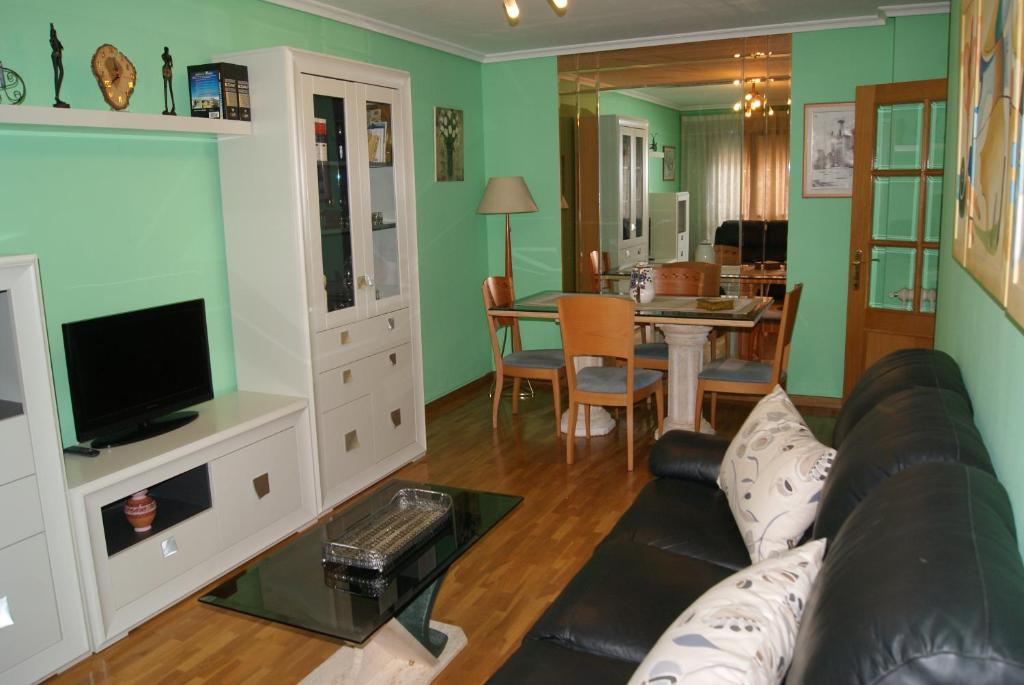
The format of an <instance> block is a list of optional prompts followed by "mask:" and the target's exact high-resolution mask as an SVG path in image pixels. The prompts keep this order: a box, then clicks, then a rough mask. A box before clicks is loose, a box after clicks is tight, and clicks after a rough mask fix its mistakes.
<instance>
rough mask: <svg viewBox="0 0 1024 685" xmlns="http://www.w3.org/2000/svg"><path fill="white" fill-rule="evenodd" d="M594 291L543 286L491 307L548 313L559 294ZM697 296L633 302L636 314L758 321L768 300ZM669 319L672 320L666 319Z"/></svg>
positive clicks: (562, 295)
mask: <svg viewBox="0 0 1024 685" xmlns="http://www.w3.org/2000/svg"><path fill="white" fill-rule="evenodd" d="M593 294H594V293H564V292H560V291H557V290H545V291H542V292H539V293H534V294H533V295H528V296H526V297H523V298H520V299H517V300H516V301H515V302H513V303H512V304H510V305H509V306H507V307H495V308H494V309H493V310H492V311H495V312H499V311H509V312H535V313H538V314H551V313H557V312H558V299H559V298H561V297H576V296H579V295H593ZM602 297H624V298H626V299H629V298H628V297H627V296H625V295H612V294H603V295H602ZM698 299H701V298H697V297H681V296H667V295H656V296H655V297H654V300H653V301H651V302H648V303H646V304H636V305H635V309H636V316H637V317H646V318H658V319H666V320H683V319H685V320H688V321H689V320H696V319H714V320H716V321H737V322H750V321H757V320H758V319H759V318H760V317H761V314H762V313H763V312H764V310H765V309H767V308H768V307H769V306H770V305H771V303H772V298H770V297H732V296H725V297H722V298H721V299H727V300H732V301H733V308H732V309H716V310H708V309H701V308H699V307H698V306H697V300H698ZM666 322H667V323H671V321H666Z"/></svg>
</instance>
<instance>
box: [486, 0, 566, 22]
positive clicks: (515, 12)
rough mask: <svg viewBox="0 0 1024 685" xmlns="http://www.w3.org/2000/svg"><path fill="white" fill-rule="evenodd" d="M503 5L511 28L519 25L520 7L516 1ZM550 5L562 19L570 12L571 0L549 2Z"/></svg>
mask: <svg viewBox="0 0 1024 685" xmlns="http://www.w3.org/2000/svg"><path fill="white" fill-rule="evenodd" d="M501 4H502V5H504V6H505V18H506V19H508V24H509V26H515V25H516V24H518V23H519V5H518V4H517V3H516V0H501ZM548 4H549V5H551V10H552V11H553V12H554V13H555V14H557V15H558V16H560V17H564V16H565V13H566V12H568V11H569V0H548Z"/></svg>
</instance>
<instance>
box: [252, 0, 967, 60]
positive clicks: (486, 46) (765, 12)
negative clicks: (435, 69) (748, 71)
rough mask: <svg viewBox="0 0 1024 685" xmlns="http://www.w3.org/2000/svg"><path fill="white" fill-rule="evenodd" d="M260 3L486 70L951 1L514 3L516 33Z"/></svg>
mask: <svg viewBox="0 0 1024 685" xmlns="http://www.w3.org/2000/svg"><path fill="white" fill-rule="evenodd" d="M266 1H267V2H273V3H274V4H278V5H284V6H286V7H292V8H295V9H300V10H303V11H307V12H311V13H314V14H319V15H321V16H327V17H331V18H333V19H337V20H339V21H344V22H346V23H351V24H355V25H357V26H363V27H366V28H370V29H373V30H376V31H380V32H382V33H387V34H389V35H395V36H398V37H400V38H405V39H407V40H413V41H414V42H418V43H422V44H425V45H430V46H432V47H437V48H440V49H442V50H447V51H448V52H453V53H456V54H461V55H464V56H466V57H471V58H474V59H479V60H482V61H495V60H499V59H508V58H515V57H523V56H528V55H531V54H559V53H571V52H582V51H590V50H597V49H609V48H616V47H632V46H636V45H650V44H658V43H669V42H682V41H685V40H705V39H713V38H721V37H726V36H729V35H743V34H744V32H747V33H750V32H751V31H749V29H756V31H755V32H759V33H762V34H763V33H768V32H775V33H782V32H791V31H799V30H807V29H813V28H825V27H840V26H864V25H871V24H878V23H881V22H882V21H884V19H885V18H886V17H888V16H899V15H905V14H922V13H935V12H942V11H946V12H948V11H949V3H948V2H922V1H921V0H904V2H903V3H901V4H898V5H897V4H885V3H884V0H883V2H880V1H879V0H569V11H568V13H567V14H566V15H565V16H564V17H558V16H556V15H555V13H554V12H553V11H552V10H551V7H550V5H549V4H548V0H518V3H519V9H520V21H519V25H518V26H514V27H513V26H509V25H508V22H507V21H506V20H505V14H504V11H503V10H502V3H501V0H266ZM896 1H897V2H899V0H896ZM765 27H773V30H771V31H768V30H766V28H765ZM745 30H746V31H745Z"/></svg>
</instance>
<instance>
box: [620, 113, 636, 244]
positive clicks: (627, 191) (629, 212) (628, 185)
mask: <svg viewBox="0 0 1024 685" xmlns="http://www.w3.org/2000/svg"><path fill="white" fill-rule="evenodd" d="M619 142H620V143H621V149H622V162H621V165H620V166H621V168H622V172H621V177H620V183H621V185H622V197H621V198H620V199H619V202H620V203H621V205H622V206H621V207H620V208H619V211H620V212H621V213H622V239H623V240H630V239H632V237H633V137H632V136H630V135H629V134H628V133H625V132H622V133H620V134H619Z"/></svg>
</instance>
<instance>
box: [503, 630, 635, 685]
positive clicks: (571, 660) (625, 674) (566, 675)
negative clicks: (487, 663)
mask: <svg viewBox="0 0 1024 685" xmlns="http://www.w3.org/2000/svg"><path fill="white" fill-rule="evenodd" d="M634 670H636V664H635V663H633V662H632V661H621V660H619V659H611V658H609V657H604V656H598V655H596V654H589V653H587V652H580V651H577V650H575V649H570V648H567V647H565V646H563V645H560V644H558V643H557V642H549V641H547V640H530V639H526V640H523V644H522V645H521V646H520V647H519V649H518V650H517V651H516V652H515V653H514V654H513V655H512V656H510V657H509V658H508V661H506V662H505V663H504V664H503V665H502V667H501V668H499V669H498V671H497V672H496V673H495V674H494V675H493V676H491V678H490V680H488V681H487V682H488V683H489V684H490V685H523V683H530V685H565V684H566V683H588V685H602V683H607V684H608V685H622V683H624V682H626V681H627V680H629V676H630V675H631V674H632V673H633V671H634Z"/></svg>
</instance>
